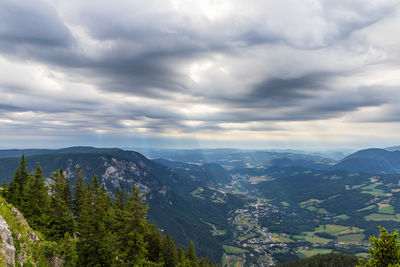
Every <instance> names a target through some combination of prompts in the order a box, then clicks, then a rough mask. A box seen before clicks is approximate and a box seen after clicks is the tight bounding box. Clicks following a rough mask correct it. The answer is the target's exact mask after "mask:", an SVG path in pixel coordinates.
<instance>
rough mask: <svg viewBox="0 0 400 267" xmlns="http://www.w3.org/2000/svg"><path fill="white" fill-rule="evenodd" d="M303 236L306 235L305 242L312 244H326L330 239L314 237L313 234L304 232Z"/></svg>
mask: <svg viewBox="0 0 400 267" xmlns="http://www.w3.org/2000/svg"><path fill="white" fill-rule="evenodd" d="M303 234H306V237H305V238H304V239H305V241H307V242H310V243H313V244H326V243H328V242H329V241H330V239H327V238H322V237H319V236H316V235H314V232H304V233H303Z"/></svg>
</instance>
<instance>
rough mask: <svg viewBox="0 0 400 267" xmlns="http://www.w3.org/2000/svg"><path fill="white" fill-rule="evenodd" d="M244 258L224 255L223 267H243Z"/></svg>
mask: <svg viewBox="0 0 400 267" xmlns="http://www.w3.org/2000/svg"><path fill="white" fill-rule="evenodd" d="M244 261H245V260H244V259H243V258H241V257H238V256H232V255H229V256H228V255H226V254H225V253H224V255H223V256H222V267H243V265H244Z"/></svg>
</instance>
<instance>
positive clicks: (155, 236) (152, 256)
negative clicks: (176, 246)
mask: <svg viewBox="0 0 400 267" xmlns="http://www.w3.org/2000/svg"><path fill="white" fill-rule="evenodd" d="M145 241H146V243H147V258H148V260H149V261H152V262H158V261H160V258H161V242H162V236H161V231H160V230H159V229H158V228H157V226H156V225H155V224H150V225H149V227H148V231H147V233H146V235H145Z"/></svg>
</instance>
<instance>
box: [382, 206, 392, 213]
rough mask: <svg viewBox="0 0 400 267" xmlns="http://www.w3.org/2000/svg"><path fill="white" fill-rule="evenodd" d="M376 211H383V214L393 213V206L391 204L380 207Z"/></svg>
mask: <svg viewBox="0 0 400 267" xmlns="http://www.w3.org/2000/svg"><path fill="white" fill-rule="evenodd" d="M378 212H379V213H384V214H394V208H393V206H387V207H383V208H380V209H379V210H378Z"/></svg>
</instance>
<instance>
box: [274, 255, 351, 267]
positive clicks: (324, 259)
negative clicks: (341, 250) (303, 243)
mask: <svg viewBox="0 0 400 267" xmlns="http://www.w3.org/2000/svg"><path fill="white" fill-rule="evenodd" d="M356 264H357V258H356V257H354V256H349V255H343V254H338V253H330V254H325V255H321V254H318V255H315V256H312V257H310V258H307V259H301V260H296V261H292V262H287V263H283V264H280V265H278V267H312V266H320V267H342V266H355V265H356Z"/></svg>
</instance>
